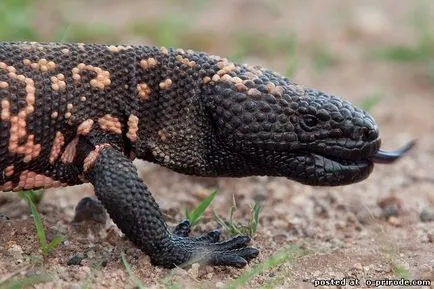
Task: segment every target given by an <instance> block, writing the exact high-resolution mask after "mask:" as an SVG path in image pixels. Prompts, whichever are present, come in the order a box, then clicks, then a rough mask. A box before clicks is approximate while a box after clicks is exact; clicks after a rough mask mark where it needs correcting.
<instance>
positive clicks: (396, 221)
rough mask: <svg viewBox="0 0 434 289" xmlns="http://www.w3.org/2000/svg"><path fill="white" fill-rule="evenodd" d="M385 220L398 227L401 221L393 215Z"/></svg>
mask: <svg viewBox="0 0 434 289" xmlns="http://www.w3.org/2000/svg"><path fill="white" fill-rule="evenodd" d="M387 221H388V222H389V224H391V225H393V226H395V227H399V226H401V221H400V220H399V219H398V218H397V217H395V216H390V217H389V218H388V219H387Z"/></svg>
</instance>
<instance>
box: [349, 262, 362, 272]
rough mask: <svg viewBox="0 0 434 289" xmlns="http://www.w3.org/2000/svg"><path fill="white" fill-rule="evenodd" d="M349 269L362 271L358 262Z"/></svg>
mask: <svg viewBox="0 0 434 289" xmlns="http://www.w3.org/2000/svg"><path fill="white" fill-rule="evenodd" d="M351 270H357V271H363V267H362V264H360V263H356V264H354V265H353V267H351Z"/></svg>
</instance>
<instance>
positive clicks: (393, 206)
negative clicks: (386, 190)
mask: <svg viewBox="0 0 434 289" xmlns="http://www.w3.org/2000/svg"><path fill="white" fill-rule="evenodd" d="M378 205H379V206H380V208H381V209H382V210H383V216H384V217H385V218H386V219H388V218H389V217H392V216H394V217H397V216H399V215H400V213H401V211H402V201H401V199H399V198H398V197H396V196H393V195H391V196H389V197H386V198H384V199H381V200H380V201H379V202H378Z"/></svg>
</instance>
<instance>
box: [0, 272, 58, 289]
mask: <svg viewBox="0 0 434 289" xmlns="http://www.w3.org/2000/svg"><path fill="white" fill-rule="evenodd" d="M51 280H52V278H51V277H50V276H49V275H37V276H30V277H25V278H22V279H18V280H8V281H5V282H3V283H0V289H22V288H27V287H29V286H32V285H35V284H39V283H47V282H50V281H51Z"/></svg>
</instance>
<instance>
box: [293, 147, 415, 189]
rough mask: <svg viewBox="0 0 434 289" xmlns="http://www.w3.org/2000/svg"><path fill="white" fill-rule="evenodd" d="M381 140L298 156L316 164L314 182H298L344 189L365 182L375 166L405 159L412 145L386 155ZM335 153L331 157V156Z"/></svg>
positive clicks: (311, 179)
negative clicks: (352, 184)
mask: <svg viewBox="0 0 434 289" xmlns="http://www.w3.org/2000/svg"><path fill="white" fill-rule="evenodd" d="M380 143H381V142H380V140H379V139H377V140H375V141H373V142H370V143H367V144H364V145H363V146H360V147H358V148H355V147H354V146H353V145H352V144H349V145H348V147H346V148H342V147H341V148H340V149H339V150H338V149H336V148H335V149H334V150H332V149H329V150H327V149H323V150H319V149H315V150H313V151H311V152H308V153H304V154H303V153H300V155H304V158H308V159H310V160H311V161H313V162H314V164H315V169H314V175H315V177H314V178H306V179H304V178H298V181H300V182H302V183H306V184H309V185H329V186H334V185H345V184H351V183H356V182H359V181H361V180H363V179H365V178H367V177H368V176H369V175H370V173H371V172H372V170H373V167H374V163H380V164H390V163H393V162H395V161H397V160H398V159H400V158H401V157H402V156H404V155H405V154H406V153H407V152H408V151H409V150H410V149H411V148H412V147H414V145H415V142H414V141H412V142H410V143H408V144H407V145H405V146H403V147H402V148H400V149H397V150H394V151H385V150H382V149H380ZM333 152H334V153H333Z"/></svg>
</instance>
